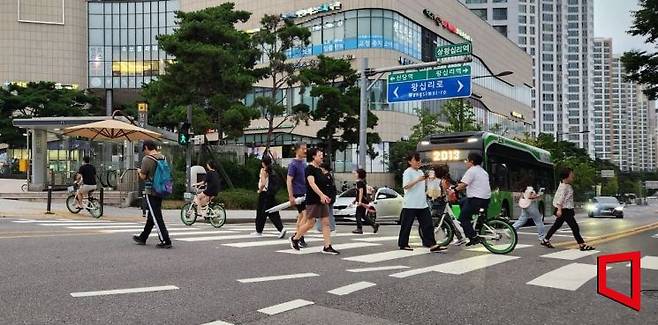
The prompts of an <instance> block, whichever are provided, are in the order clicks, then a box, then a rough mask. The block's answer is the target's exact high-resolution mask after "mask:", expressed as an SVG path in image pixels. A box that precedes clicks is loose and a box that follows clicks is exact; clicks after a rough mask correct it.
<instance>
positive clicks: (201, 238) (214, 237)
mask: <svg viewBox="0 0 658 325" xmlns="http://www.w3.org/2000/svg"><path fill="white" fill-rule="evenodd" d="M262 237H276V235H268V234H263V236H262ZM262 237H255V236H253V235H228V236H206V237H193V238H179V239H176V240H180V241H188V242H195V241H215V240H229V239H245V238H254V239H258V238H262ZM280 241H284V240H280Z"/></svg>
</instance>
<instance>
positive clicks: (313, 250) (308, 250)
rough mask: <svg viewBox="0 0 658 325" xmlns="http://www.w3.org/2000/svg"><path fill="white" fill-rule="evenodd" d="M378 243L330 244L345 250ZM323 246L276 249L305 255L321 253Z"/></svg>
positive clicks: (337, 248)
mask: <svg viewBox="0 0 658 325" xmlns="http://www.w3.org/2000/svg"><path fill="white" fill-rule="evenodd" d="M380 245H381V244H375V243H346V244H336V245H332V246H333V247H334V248H335V249H336V250H338V251H341V250H346V249H353V248H362V247H372V246H380ZM323 248H324V245H322V246H312V247H308V248H302V249H301V250H295V249H292V248H291V249H284V250H280V251H277V253H288V254H295V255H306V254H315V253H321V252H322V249H323Z"/></svg>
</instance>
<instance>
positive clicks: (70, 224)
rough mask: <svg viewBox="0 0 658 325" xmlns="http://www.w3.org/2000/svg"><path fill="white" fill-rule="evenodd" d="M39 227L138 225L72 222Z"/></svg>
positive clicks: (128, 223)
mask: <svg viewBox="0 0 658 325" xmlns="http://www.w3.org/2000/svg"><path fill="white" fill-rule="evenodd" d="M38 225H39V226H46V227H74V226H85V227H86V226H91V225H97V226H103V227H105V226H107V225H110V226H126V225H133V226H135V225H138V224H137V223H134V222H71V223H38Z"/></svg>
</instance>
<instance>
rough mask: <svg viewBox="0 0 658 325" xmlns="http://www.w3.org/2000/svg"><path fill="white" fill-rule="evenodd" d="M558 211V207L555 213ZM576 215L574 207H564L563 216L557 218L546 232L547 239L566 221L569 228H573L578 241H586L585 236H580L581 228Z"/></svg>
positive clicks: (579, 242) (572, 230) (580, 242)
mask: <svg viewBox="0 0 658 325" xmlns="http://www.w3.org/2000/svg"><path fill="white" fill-rule="evenodd" d="M556 212H557V209H556V210H554V211H553V214H555V213H556ZM575 217H576V211H575V210H574V209H562V216H561V217H559V218H556V219H555V223H553V226H551V229H549V230H548V233H547V234H546V240H550V239H551V237H552V236H553V234H555V232H556V231H558V230H559V229H560V228H561V227H562V225H563V224H564V223H565V222H566V223H567V224H568V225H569V228H571V232H572V233H573V237H574V238H576V242H578V244H583V243H585V241H584V240H583V237H581V236H580V228H579V227H578V223H577V222H576V218H575Z"/></svg>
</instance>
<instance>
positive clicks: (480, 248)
mask: <svg viewBox="0 0 658 325" xmlns="http://www.w3.org/2000/svg"><path fill="white" fill-rule="evenodd" d="M495 246H496V245H494V248H495ZM500 246H502V247H505V246H507V245H500ZM527 247H532V245H526V244H516V247H514V249H519V248H527ZM466 250H467V251H471V252H483V253H489V250H488V249H487V248H486V247H477V248H467V249H466Z"/></svg>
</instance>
